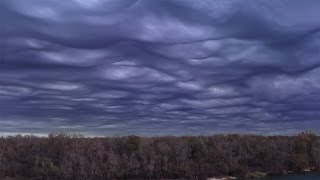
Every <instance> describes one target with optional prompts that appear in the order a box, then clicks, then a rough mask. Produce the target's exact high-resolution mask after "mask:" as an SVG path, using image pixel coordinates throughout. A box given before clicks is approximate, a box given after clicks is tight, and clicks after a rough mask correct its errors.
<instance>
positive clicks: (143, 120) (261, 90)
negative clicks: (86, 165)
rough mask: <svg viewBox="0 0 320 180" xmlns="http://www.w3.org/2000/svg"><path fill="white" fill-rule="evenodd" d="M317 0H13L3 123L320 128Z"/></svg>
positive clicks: (3, 32)
mask: <svg viewBox="0 0 320 180" xmlns="http://www.w3.org/2000/svg"><path fill="white" fill-rule="evenodd" d="M319 12H320V2H318V1H316V0H307V1H303V2H302V1H299V0H281V1H278V0H249V1H246V2H243V1H241V0H230V1H225V0H201V1H197V2H196V1H193V0H161V1H150V0H70V1H59V2H58V1H41V0H29V1H19V0H3V1H1V2H0V21H1V27H0V132H1V133H2V134H11V133H36V134H45V133H48V132H52V131H67V132H80V133H84V134H87V135H112V134H138V135H163V134H176V135H180V134H210V133H222V132H231V133H234V132H241V133H259V134H291V133H295V132H297V131H301V130H305V129H314V130H317V129H319V128H320V123H319V122H320V121H319V120H320V113H319V108H318V107H319V102H320V101H319V100H320V93H319V92H320V91H319V90H320V72H319V66H320V60H319V57H320V54H319V53H320V35H319V28H320V21H319V20H318V19H319V18H320V13H319Z"/></svg>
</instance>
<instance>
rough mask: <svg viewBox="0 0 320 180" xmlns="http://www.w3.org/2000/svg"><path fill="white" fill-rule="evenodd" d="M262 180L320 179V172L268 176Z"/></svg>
mask: <svg viewBox="0 0 320 180" xmlns="http://www.w3.org/2000/svg"><path fill="white" fill-rule="evenodd" d="M261 180H320V173H307V174H293V175H288V176H279V177H267V178H262V179H261Z"/></svg>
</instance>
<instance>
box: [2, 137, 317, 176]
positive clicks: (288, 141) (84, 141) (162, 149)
mask: <svg viewBox="0 0 320 180" xmlns="http://www.w3.org/2000/svg"><path fill="white" fill-rule="evenodd" d="M307 168H308V169H312V170H319V169H320V138H319V137H318V136H316V135H314V134H312V133H308V132H304V133H300V134H298V135H296V136H256V135H212V136H184V137H173V136H168V137H138V136H125V137H105V138H85V137H83V136H81V135H67V134H63V133H59V134H50V135H49V136H48V137H46V138H43V137H34V136H21V135H17V136H12V137H2V138H1V139H0V179H3V178H4V177H14V178H17V179H39V180H40V179H48V180H50V179H52V180H53V179H54V180H59V179H60V180H64V179H66V180H91V179H95V180H99V179H206V178H208V177H219V176H226V175H230V176H236V177H240V178H245V179H247V178H249V175H250V173H253V172H265V173H268V174H283V173H286V172H289V171H294V172H298V171H303V170H304V169H307Z"/></svg>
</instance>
